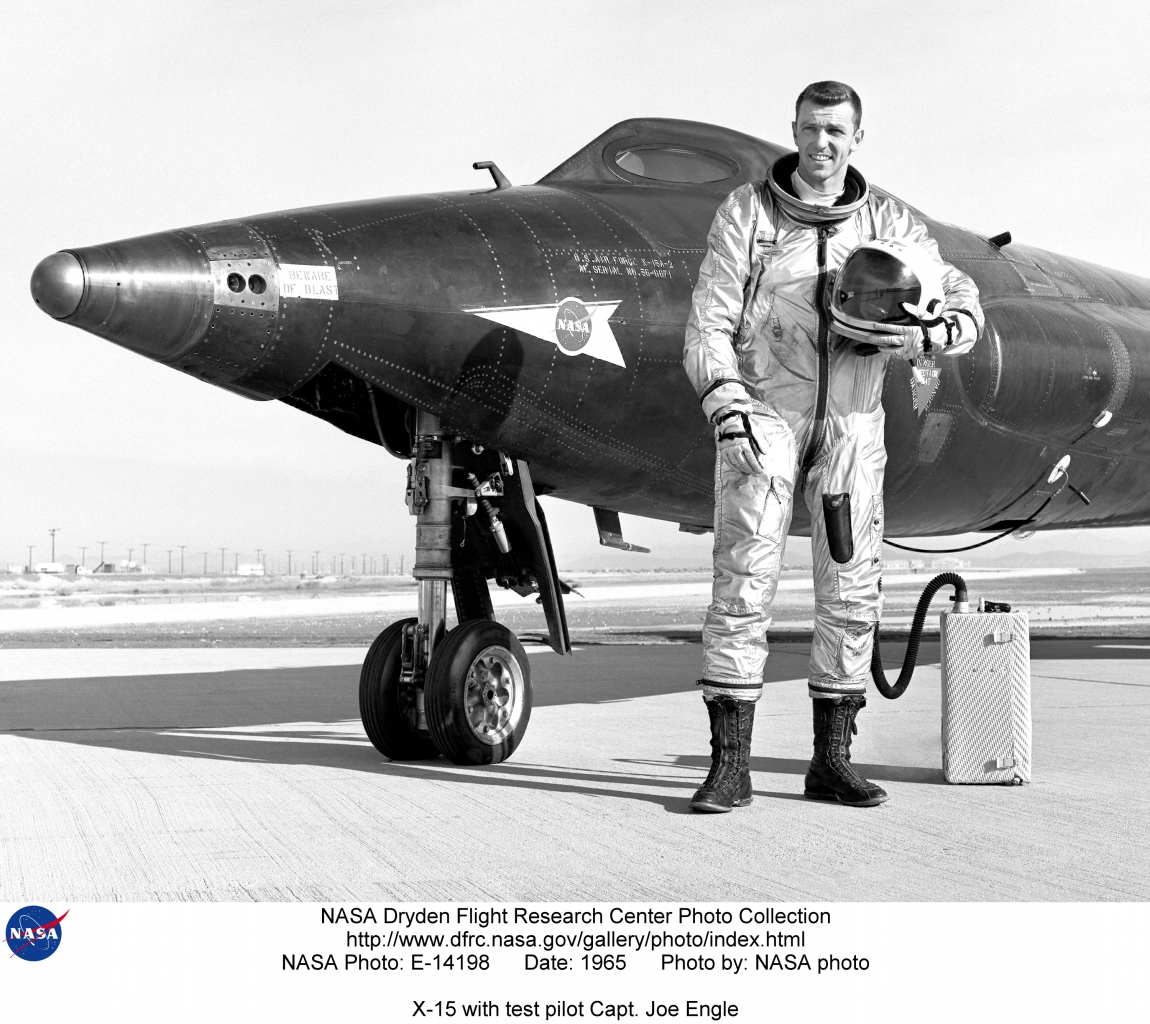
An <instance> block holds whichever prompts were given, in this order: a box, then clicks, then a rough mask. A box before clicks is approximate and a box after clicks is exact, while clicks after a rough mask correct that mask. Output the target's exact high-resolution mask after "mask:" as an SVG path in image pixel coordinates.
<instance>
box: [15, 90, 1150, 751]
mask: <svg viewBox="0 0 1150 1024" xmlns="http://www.w3.org/2000/svg"><path fill="white" fill-rule="evenodd" d="M788 102H789V101H788ZM785 155H786V151H785V150H784V149H783V148H781V147H779V146H776V145H773V144H771V143H767V142H763V141H761V140H759V139H755V138H752V137H750V136H747V135H743V134H740V133H738V132H734V131H730V130H727V129H724V128H719V127H715V126H712V125H706V124H698V123H693V122H686V121H675V120H665V119H657V118H642V119H635V120H630V121H624V122H621V123H620V124H617V125H615V126H614V127H612V128H610V129H608V130H607V131H606V132H605V133H604V134H603V135H601V136H599V137H598V138H597V139H595V140H594V141H592V142H591V143H589V144H588V145H587V146H585V147H584V148H583V149H581V150H579V151H578V152H577V153H575V154H574V155H573V156H572V157H571V158H570V159H568V160H566V161H564V162H563V163H562V164H561V165H560V166H559V167H557V168H556V169H555V170H554V171H552V172H550V173H549V174H547V175H545V176H544V177H543V178H542V179H540V180H539V181H538V182H537V183H536V184H533V185H520V186H512V185H511V184H510V183H509V182H507V180H506V179H505V178H504V177H503V175H502V174H501V173H500V172H499V170H498V168H496V167H494V166H491V167H490V168H489V169H490V171H491V174H492V176H493V177H494V178H495V187H494V188H486V189H478V188H477V189H471V190H468V191H463V192H455V193H440V194H428V195H417V196H407V197H402V198H387V199H376V200H366V201H363V202H357V203H345V204H340V205H334V206H324V207H314V208H308V209H300V210H292V211H288V212H283V213H271V214H263V215H257V216H252V217H248V218H243V219H240V220H230V221H221V222H217V223H214V224H206V225H200V226H195V227H191V228H185V229H176V230H170V231H161V232H159V233H156V234H152V235H145V236H141V237H138V238H132V239H126V240H123V241H119V242H112V243H108V244H99V245H89V246H81V247H75V248H70V249H67V250H62V251H60V252H57V253H55V254H53V255H51V256H48V257H47V258H46V259H44V260H43V261H42V262H41V263H40V264H39V266H37V267H36V269H35V271H34V273H33V277H32V292H33V297H34V299H35V301H36V302H37V303H38V304H39V306H40V308H41V309H42V310H43V311H44V312H46V313H48V314H49V315H51V316H53V317H55V318H56V319H57V320H59V321H60V322H61V323H65V324H69V325H72V326H76V327H80V328H82V329H84V330H87V331H90V332H91V333H93V334H96V335H98V336H99V337H102V338H105V339H107V340H109V341H112V342H114V343H116V344H118V345H121V346H124V347H126V348H129V349H131V350H133V351H135V352H137V353H139V354H141V355H144V356H147V357H148V358H151V359H154V360H157V361H159V362H162V363H164V364H166V365H168V366H170V367H172V368H173V369H175V370H178V371H180V372H183V373H186V374H188V375H190V376H193V377H195V378H196V379H199V380H202V381H204V382H206V383H209V384H213V385H215V386H217V387H222V388H225V389H227V390H230V391H233V392H235V393H237V394H240V395H243V396H245V397H248V398H252V399H256V400H279V401H283V402H286V403H287V404H289V405H291V406H293V407H295V408H297V409H300V410H301V411H303V412H306V413H309V414H311V415H315V416H319V417H321V418H323V419H325V420H327V421H328V422H330V423H332V424H333V425H335V426H337V427H339V428H340V429H341V430H343V431H345V432H347V433H349V434H352V435H354V436H355V437H358V438H361V439H363V440H365V441H368V442H370V443H374V444H380V445H382V446H383V447H385V448H386V449H388V450H389V451H390V452H392V453H393V454H395V455H396V456H398V457H400V458H403V459H406V460H408V461H409V466H410V471H409V478H408V481H409V482H408V488H407V500H408V504H409V507H410V510H411V511H412V513H413V514H415V515H416V517H417V531H416V544H417V556H416V561H415V566H414V569H413V574H414V575H415V577H416V578H417V580H418V587H419V608H418V615H417V616H416V617H415V618H413V619H407V620H403V621H400V622H397V623H394V624H392V625H391V626H388V628H386V629H384V630H383V632H382V633H381V634H380V636H379V637H378V639H377V640H376V642H375V643H374V644H373V645H372V648H371V650H370V652H369V654H368V657H367V659H366V662H365V664H364V667H363V672H362V675H361V686H360V708H361V713H362V717H363V721H364V726H365V728H366V731H367V734H368V736H369V737H370V738H371V740H372V742H373V743H374V744H375V745H376V747H377V748H378V749H379V750H380V751H381V752H383V753H384V754H386V755H387V756H389V757H392V758H398V759H404V758H418V757H432V756H436V755H438V754H439V753H443V754H445V755H446V756H447V757H449V758H451V759H452V760H454V761H457V762H460V763H472V764H483V763H492V762H496V761H500V760H503V759H504V758H506V757H507V756H508V755H509V754H510V753H511V752H512V751H513V750H514V749H515V746H516V745H517V744H518V742H519V740H520V739H521V738H522V736H523V733H524V730H525V729H526V727H527V722H528V718H529V715H530V709H531V689H530V666H529V664H528V662H527V658H526V655H525V654H524V651H523V648H522V647H521V645H520V644H519V642H518V640H517V639H516V638H515V636H514V635H513V634H512V633H511V632H510V631H509V630H508V629H506V628H505V627H503V626H502V625H500V624H499V623H497V622H496V621H495V620H494V614H493V611H492V606H491V602H490V598H489V592H488V586H489V581H491V580H494V581H495V582H496V583H497V584H499V585H501V586H504V587H510V588H513V589H515V590H517V591H519V592H520V593H524V594H537V595H538V596H539V597H540V598H541V600H542V607H543V610H544V612H545V614H546V617H547V623H548V629H549V637H550V643H551V645H552V646H553V647H554V648H555V649H556V650H557V651H560V652H566V651H567V650H569V649H570V639H569V636H568V632H567V627H566V621H565V618H564V613H563V588H564V584H563V583H562V582H561V581H560V579H559V576H558V572H557V569H556V566H555V560H554V557H553V553H552V550H551V543H550V538H549V535H548V529H547V522H546V519H545V517H544V515H543V509H542V507H541V506H540V504H539V503H538V501H537V495H542V494H547V495H551V496H553V497H558V498H564V499H567V500H569V501H574V502H579V503H582V504H585V505H590V506H592V507H594V508H595V510H596V511H595V517H596V521H597V524H598V527H599V532H600V538H601V539H602V540H603V541H604V542H605V543H608V544H613V545H616V546H618V545H625V544H626V543H627V542H626V541H624V540H623V538H622V536H621V530H620V528H619V518H618V517H619V513H627V514H631V515H638V516H649V517H652V518H656V519H662V520H667V521H671V522H677V523H679V524H681V526H682V528H684V529H686V530H688V531H697V532H702V531H705V530H709V529H711V527H712V525H713V521H714V489H713V479H714V464H715V437H714V427H713V426H712V424H711V423H710V422H709V420H708V418H707V416H706V415H705V414H704V413H703V412H701V411H700V408H699V401H698V397H697V395H696V393H695V390H694V389H693V387H692V386H691V382H690V381H689V380H688V378H687V376H686V375H685V374H684V372H683V365H682V356H683V337H684V331H685V328H686V324H687V320H688V316H689V313H690V309H691V296H692V290H693V288H694V286H695V282H696V278H697V276H698V273H699V268H700V264H701V263H702V261H703V258H704V255H705V253H706V248H707V235H708V231H709V229H710V227H711V224H712V221H713V219H714V217H715V213H716V210H717V209H718V207H719V206H720V204H721V203H722V202H723V201H724V199H725V198H726V197H727V196H728V195H730V194H731V193H732V191H733V190H736V189H738V188H739V187H740V186H743V185H746V184H748V183H750V182H754V181H763V180H765V179H766V177H767V171H768V169H769V168H770V167H771V166H772V165H773V164H774V163H775V162H776V161H777V160H779V159H780V158H781V157H784V156H785ZM869 188H870V192H871V194H872V195H875V196H880V197H882V196H885V195H886V194H885V193H883V192H882V191H881V190H880V189H879V188H877V187H876V186H875V185H874V184H873V183H871V184H870V185H869ZM908 210H909V208H908ZM909 212H910V213H911V214H913V215H914V216H915V217H918V218H919V219H920V220H921V221H922V223H923V224H924V225H925V226H926V229H927V231H928V232H929V235H930V237H931V238H933V239H934V240H935V241H936V242H937V244H938V248H939V251H940V254H941V257H942V259H943V260H944V261H945V262H946V263H947V264H949V265H950V266H952V267H954V268H957V269H958V270H959V271H961V272H962V273H964V274H966V275H967V276H968V277H969V278H970V279H972V280H973V281H974V283H975V284H976V285H977V290H978V296H979V300H980V302H981V306H982V309H983V312H984V314H985V318H986V326H985V330H984V333H983V336H982V338H981V340H980V341H979V342H978V344H977V345H976V346H975V347H974V349H973V350H971V351H969V352H967V353H966V354H964V355H960V356H958V357H956V358H954V359H941V358H935V357H934V356H933V355H925V356H922V357H920V358H919V359H918V360H917V365H916V366H915V367H913V368H912V366H911V365H910V364H909V363H908V362H907V361H906V360H905V359H899V358H892V359H887V360H886V361H885V368H884V369H883V371H882V373H881V374H880V377H879V379H878V380H877V381H876V382H875V386H876V387H880V388H881V395H882V407H883V408H885V411H886V427H885V436H886V452H887V456H888V461H887V465H886V474H885V480H884V483H883V494H884V520H885V521H884V524H883V530H884V533H885V535H886V536H888V537H893V538H897V537H900V536H922V535H928V534H943V533H958V532H966V531H974V530H986V531H1001V530H1003V529H1008V528H1010V527H1011V526H1012V525H1017V524H1020V523H1028V524H1029V526H1028V528H1051V527H1059V528H1065V527H1073V526H1110V525H1113V526H1126V525H1135V524H1144V523H1150V488H1148V487H1147V484H1146V480H1147V473H1146V467H1147V463H1148V462H1150V282H1147V281H1145V280H1142V279H1140V278H1136V277H1134V276H1132V275H1128V274H1124V273H1121V272H1118V271H1113V270H1107V269H1103V268H1100V267H1097V266H1093V265H1090V264H1086V263H1083V262H1081V261H1077V260H1074V259H1070V258H1067V257H1063V256H1056V255H1053V254H1050V253H1045V252H1042V251H1039V250H1036V249H1031V248H1028V247H1026V246H1023V245H1014V244H1010V242H1009V238H1008V236H1006V235H1000V236H995V237H991V238H987V237H985V236H983V235H979V234H977V233H975V232H972V231H967V230H964V229H961V228H957V227H954V226H951V225H947V224H943V223H941V222H937V221H933V220H930V219H929V218H926V217H924V216H922V215H921V214H919V213H918V212H917V211H914V210H909ZM860 361H862V360H860ZM875 363H876V365H879V363H878V360H875ZM1067 459H1069V463H1067V461H1066V460H1067ZM1058 465H1061V466H1062V471H1061V474H1060V475H1054V480H1053V482H1051V483H1048V480H1049V479H1050V478H1051V477H1052V475H1053V474H1052V469H1053V468H1054V467H1055V466H1058ZM1070 480H1073V484H1074V486H1075V487H1076V488H1077V489H1078V491H1080V492H1081V493H1082V494H1085V495H1087V496H1088V497H1089V500H1090V504H1089V505H1087V504H1085V502H1084V501H1082V500H1080V499H1079V498H1078V497H1077V496H1076V495H1075V493H1074V492H1073V491H1071V490H1070V489H1069V488H1068V487H1067V484H1068V483H1069V481H1070ZM396 500H397V501H398V500H399V496H398V495H397V496H396ZM1036 513H1038V514H1037V518H1035V514H1036ZM811 530H812V522H811V518H810V517H809V516H808V514H807V512H806V510H805V508H803V507H802V503H799V506H798V507H796V508H795V509H794V515H793V519H792V522H791V531H792V532H794V533H798V534H809V533H810V532H811ZM448 587H450V589H451V592H452V596H453V598H454V602H455V607H456V611H457V613H458V618H459V622H460V624H459V625H458V626H456V627H455V628H453V629H452V630H450V631H447V630H446V629H445V619H446V601H447V590H448Z"/></svg>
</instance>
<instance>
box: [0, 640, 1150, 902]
mask: <svg viewBox="0 0 1150 1024" xmlns="http://www.w3.org/2000/svg"><path fill="white" fill-rule="evenodd" d="M807 649H808V648H807V645H806V644H801V643H780V644H776V645H775V648H774V651H773V654H772V656H771V659H770V661H769V664H768V670H767V683H768V685H767V687H766V693H765V696H764V698H763V701H762V702H761V704H760V705H759V708H758V715H757V721H756V729H755V739H754V747H753V756H752V762H751V767H752V770H753V773H754V786H755V798H754V803H753V804H752V805H751V806H750V807H747V808H742V809H738V810H736V811H734V812H732V813H730V814H724V815H697V814H691V813H689V812H688V811H687V802H688V800H689V798H690V796H691V794H692V792H693V791H694V789H695V787H696V786H697V785H698V783H699V782H700V780H701V779H702V777H703V775H704V774H705V771H706V766H707V764H708V746H707V743H708V734H707V727H706V715H705V713H704V710H703V705H702V701H701V699H700V696H699V694H698V692H697V691H696V690H695V688H694V686H693V681H694V679H695V677H696V675H697V672H698V666H699V657H700V648H699V646H698V645H697V644H696V643H655V644H649V645H614V646H584V647H582V648H580V649H578V650H577V651H576V653H575V654H574V655H573V656H571V657H563V658H561V657H559V656H557V655H555V654H553V653H551V652H550V651H547V650H545V649H540V648H538V647H533V649H532V652H531V662H532V674H533V675H532V678H533V683H534V689H535V708H534V712H533V714H532V719H531V724H530V726H529V729H528V732H527V735H526V738H525V740H524V742H523V744H522V745H521V746H520V748H519V750H518V751H517V752H516V753H515V755H514V756H513V758H512V759H511V760H509V761H508V762H505V763H503V764H501V765H496V766H492V767H486V768H460V767H456V766H454V765H452V764H450V763H448V762H446V761H443V760H437V761H428V762H420V763H406V764H399V763H389V762H388V761H386V760H385V759H384V758H383V757H382V756H381V755H380V754H378V753H377V752H376V751H375V750H374V748H372V747H371V745H370V744H369V743H368V741H367V739H366V737H365V735H364V733H363V730H362V728H361V727H360V724H359V716H358V706H357V684H358V675H359V662H360V660H361V658H362V653H363V652H362V649H361V648H358V647H357V648H346V647H345V648H314V647H313V648H303V649H301V648H295V649H291V648H288V649H283V648H277V649H265V648H250V647H249V648H244V649H242V650H235V649H207V650H205V649H195V650H191V651H187V652H183V651H180V650H179V649H173V648H168V649H164V650H149V649H147V648H136V649H110V650H109V649H80V650H76V649H72V650H44V649H41V650H31V649H22V650H20V649H17V650H3V651H0V726H2V728H0V759H2V762H0V763H3V765H4V786H3V787H2V789H0V863H2V864H3V871H2V872H0V900H3V901H4V902H8V903H19V902H21V901H34V902H35V901H38V902H43V901H44V900H48V901H49V902H50V903H51V901H53V900H54V901H57V902H59V901H62V900H63V901H67V900H72V901H78V900H322V901H336V900H345V901H351V900H468V901H503V900H699V901H714V900H779V901H782V900H787V901H799V900H803V901H807V900H1140V899H1146V898H1148V897H1150V866H1148V862H1147V859H1146V857H1145V850H1146V849H1147V840H1148V839H1150V795H1148V792H1150V788H1148V787H1147V785H1146V781H1147V772H1146V767H1145V737H1146V736H1147V735H1148V734H1150V728H1148V727H1150V684H1148V682H1147V679H1146V672H1145V671H1144V670H1145V667H1146V663H1147V659H1150V642H1138V641H1136V640H1130V639H1113V640H1097V639H1095V640H1079V639H1073V640H1053V639H1051V640H1046V639H1036V640H1034V642H1033V647H1032V650H1033V704H1034V752H1035V753H1034V782H1033V784H1031V785H1029V786H1022V787H998V786H952V785H949V784H947V783H946V782H945V780H944V779H943V775H942V770H941V755H940V747H939V671H938V663H937V659H938V647H937V643H935V644H924V647H923V652H922V655H921V659H920V662H921V664H922V667H921V668H920V669H919V671H918V673H917V674H916V677H915V681H914V683H913V684H912V686H911V688H910V690H909V692H908V693H907V694H906V695H905V696H904V697H903V698H902V699H901V700H899V701H896V702H889V701H886V700H884V699H882V698H881V697H879V696H877V695H874V696H872V697H871V701H870V704H869V706H868V707H867V708H866V709H865V710H864V711H863V712H862V714H861V715H860V717H859V727H860V731H859V735H858V737H857V738H856V740H855V746H854V760H855V763H856V764H857V765H858V766H859V768H860V770H862V771H863V773H864V774H866V775H867V776H869V777H870V778H872V779H874V780H876V781H878V782H880V783H881V784H882V785H883V786H884V787H885V788H886V789H887V790H888V791H889V793H890V801H889V802H888V803H886V804H884V805H882V806H880V807H877V808H870V809H854V808H846V807H842V806H838V805H827V804H821V803H815V802H811V801H808V800H805V799H804V798H803V796H802V788H803V772H804V771H805V768H806V762H807V760H808V759H809V757H810V706H809V701H808V698H807V696H806V689H805V685H804V677H805V668H806V656H807V655H806V652H807ZM884 654H885V655H886V660H887V662H888V670H887V671H888V675H889V674H891V673H892V672H893V671H895V670H896V662H897V661H898V659H899V658H900V657H901V645H896V644H888V645H885V646H884ZM53 905H54V904H53Z"/></svg>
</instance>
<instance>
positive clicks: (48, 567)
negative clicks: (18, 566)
mask: <svg viewBox="0 0 1150 1024" xmlns="http://www.w3.org/2000/svg"><path fill="white" fill-rule="evenodd" d="M32 571H33V572H48V573H60V574H63V573H65V572H67V571H68V570H67V569H65V568H64V564H63V563H62V562H37V563H36V564H35V565H34V566H32Z"/></svg>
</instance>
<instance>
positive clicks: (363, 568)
mask: <svg viewBox="0 0 1150 1024" xmlns="http://www.w3.org/2000/svg"><path fill="white" fill-rule="evenodd" d="M359 574H360V575H361V576H366V575H367V555H364V556H363V560H362V561H361V562H360V563H359Z"/></svg>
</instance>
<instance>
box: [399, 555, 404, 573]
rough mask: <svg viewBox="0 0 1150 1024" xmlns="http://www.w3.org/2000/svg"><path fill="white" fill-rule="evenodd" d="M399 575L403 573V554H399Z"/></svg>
mask: <svg viewBox="0 0 1150 1024" xmlns="http://www.w3.org/2000/svg"><path fill="white" fill-rule="evenodd" d="M399 575H400V576H402V575H403V555H400V556H399Z"/></svg>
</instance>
